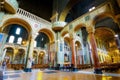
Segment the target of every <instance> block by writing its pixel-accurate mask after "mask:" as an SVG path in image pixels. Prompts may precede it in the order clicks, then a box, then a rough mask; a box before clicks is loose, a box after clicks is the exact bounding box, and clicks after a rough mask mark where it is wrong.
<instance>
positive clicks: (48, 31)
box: [39, 28, 55, 42]
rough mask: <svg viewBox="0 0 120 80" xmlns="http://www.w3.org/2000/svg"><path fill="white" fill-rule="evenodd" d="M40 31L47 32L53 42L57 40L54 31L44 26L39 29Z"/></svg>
mask: <svg viewBox="0 0 120 80" xmlns="http://www.w3.org/2000/svg"><path fill="white" fill-rule="evenodd" d="M39 32H43V33H45V34H46V35H47V36H48V38H49V39H50V42H53V41H54V40H55V37H54V33H53V32H52V31H51V30H49V29H46V28H42V29H40V30H39Z"/></svg>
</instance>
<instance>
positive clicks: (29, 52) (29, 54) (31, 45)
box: [25, 33, 37, 71]
mask: <svg viewBox="0 0 120 80" xmlns="http://www.w3.org/2000/svg"><path fill="white" fill-rule="evenodd" d="M36 37H37V34H34V33H33V34H32V36H30V38H29V42H28V47H27V54H26V59H25V60H26V62H25V71H26V67H27V61H28V58H31V59H32V58H33V50H34V39H35V38H36Z"/></svg>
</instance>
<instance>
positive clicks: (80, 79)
mask: <svg viewBox="0 0 120 80" xmlns="http://www.w3.org/2000/svg"><path fill="white" fill-rule="evenodd" d="M0 80H1V79H0ZM3 80H120V70H118V72H112V73H108V72H103V74H94V73H93V71H92V69H87V70H80V71H76V72H69V71H55V70H48V69H45V70H40V69H34V70H32V72H24V71H22V70H18V71H14V70H7V71H5V72H4V77H3Z"/></svg>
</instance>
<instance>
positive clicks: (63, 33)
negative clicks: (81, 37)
mask: <svg viewBox="0 0 120 80" xmlns="http://www.w3.org/2000/svg"><path fill="white" fill-rule="evenodd" d="M67 33H69V32H68V31H63V32H62V33H61V36H62V37H64V36H65V35H66V34H67Z"/></svg>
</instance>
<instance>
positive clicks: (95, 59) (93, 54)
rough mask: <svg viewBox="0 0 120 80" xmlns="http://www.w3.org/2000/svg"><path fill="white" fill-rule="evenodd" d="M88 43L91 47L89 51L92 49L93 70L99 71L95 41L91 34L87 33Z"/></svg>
mask: <svg viewBox="0 0 120 80" xmlns="http://www.w3.org/2000/svg"><path fill="white" fill-rule="evenodd" d="M89 41H90V45H91V49H92V57H93V61H94V68H95V69H100V64H99V58H98V53H97V45H96V41H95V37H94V34H93V32H90V33H89Z"/></svg>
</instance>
